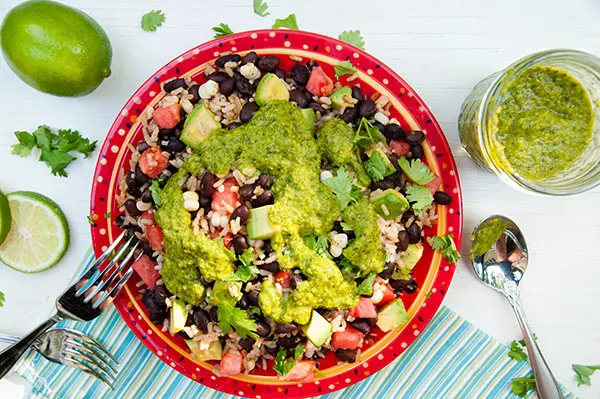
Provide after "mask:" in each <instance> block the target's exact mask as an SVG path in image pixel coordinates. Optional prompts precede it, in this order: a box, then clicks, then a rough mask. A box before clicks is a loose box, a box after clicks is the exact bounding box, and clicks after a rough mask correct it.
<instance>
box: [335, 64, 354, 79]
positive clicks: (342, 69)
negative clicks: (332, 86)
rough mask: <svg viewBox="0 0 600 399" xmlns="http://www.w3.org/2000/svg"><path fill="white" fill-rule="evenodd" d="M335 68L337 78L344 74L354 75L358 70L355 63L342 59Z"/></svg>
mask: <svg viewBox="0 0 600 399" xmlns="http://www.w3.org/2000/svg"><path fill="white" fill-rule="evenodd" d="M333 70H334V71H335V78H336V79H339V78H340V77H341V76H344V75H352V74H353V73H354V72H356V68H354V65H352V63H351V62H350V61H342V62H340V63H339V64H337V65H334V66H333Z"/></svg>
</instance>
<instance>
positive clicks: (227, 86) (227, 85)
mask: <svg viewBox="0 0 600 399" xmlns="http://www.w3.org/2000/svg"><path fill="white" fill-rule="evenodd" d="M236 83H237V81H236V80H235V79H234V78H229V79H226V80H224V81H222V82H221V83H219V92H221V94H223V95H224V96H225V97H229V96H230V95H232V94H233V92H234V91H235V86H236Z"/></svg>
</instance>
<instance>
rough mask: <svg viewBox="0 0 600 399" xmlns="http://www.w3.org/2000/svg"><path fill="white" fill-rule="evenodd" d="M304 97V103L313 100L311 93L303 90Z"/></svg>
mask: <svg viewBox="0 0 600 399" xmlns="http://www.w3.org/2000/svg"><path fill="white" fill-rule="evenodd" d="M304 96H305V97H306V101H308V102H309V103H310V102H311V101H313V100H314V99H313V95H312V93H311V92H310V91H308V90H304Z"/></svg>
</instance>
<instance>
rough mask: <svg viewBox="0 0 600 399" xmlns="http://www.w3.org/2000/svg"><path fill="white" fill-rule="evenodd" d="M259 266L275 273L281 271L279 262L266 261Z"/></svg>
mask: <svg viewBox="0 0 600 399" xmlns="http://www.w3.org/2000/svg"><path fill="white" fill-rule="evenodd" d="M258 267H259V269H263V270H266V271H268V272H271V273H273V274H275V273H277V272H278V271H279V263H278V262H270V263H265V264H264V265H260V266H258Z"/></svg>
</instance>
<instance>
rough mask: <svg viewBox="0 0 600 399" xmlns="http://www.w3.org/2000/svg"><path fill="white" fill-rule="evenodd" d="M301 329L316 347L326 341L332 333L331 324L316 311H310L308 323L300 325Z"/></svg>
mask: <svg viewBox="0 0 600 399" xmlns="http://www.w3.org/2000/svg"><path fill="white" fill-rule="evenodd" d="M302 331H304V334H306V336H307V337H308V339H310V342H312V343H313V345H314V346H316V347H317V348H318V347H320V346H321V345H323V344H324V343H325V341H327V339H328V338H329V337H331V334H333V326H332V325H331V323H330V322H328V321H327V320H326V319H325V318H324V317H323V316H321V315H320V314H319V313H318V312H317V311H315V310H313V311H312V316H311V317H310V321H309V322H308V324H305V325H303V326H302Z"/></svg>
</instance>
